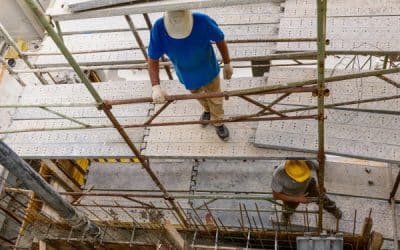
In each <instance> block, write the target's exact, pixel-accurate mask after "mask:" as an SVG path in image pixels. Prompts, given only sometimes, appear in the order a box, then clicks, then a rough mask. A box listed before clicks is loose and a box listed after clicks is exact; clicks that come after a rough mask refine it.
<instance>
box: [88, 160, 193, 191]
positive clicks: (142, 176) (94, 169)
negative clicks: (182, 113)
mask: <svg viewBox="0 0 400 250" xmlns="http://www.w3.org/2000/svg"><path fill="white" fill-rule="evenodd" d="M192 165H193V162H192V161H191V160H185V161H180V162H177V161H174V162H153V161H151V168H152V169H153V170H154V171H155V172H156V173H157V176H158V177H159V178H160V180H161V181H162V182H163V184H164V185H165V187H166V188H167V189H168V190H169V191H172V192H173V191H178V192H182V191H183V192H189V184H190V176H191V169H192ZM115 180H118V181H117V182H116V181H115ZM91 185H94V187H95V188H94V189H95V190H119V191H121V190H124V191H133V190H143V191H157V190H158V187H157V186H156V185H155V184H154V183H153V181H152V180H151V179H150V177H149V175H148V174H147V173H146V171H145V170H144V169H143V168H142V167H141V165H140V164H139V163H96V162H93V163H92V164H91V165H90V168H89V173H88V175H87V181H86V184H85V187H86V188H88V187H90V186H91Z"/></svg>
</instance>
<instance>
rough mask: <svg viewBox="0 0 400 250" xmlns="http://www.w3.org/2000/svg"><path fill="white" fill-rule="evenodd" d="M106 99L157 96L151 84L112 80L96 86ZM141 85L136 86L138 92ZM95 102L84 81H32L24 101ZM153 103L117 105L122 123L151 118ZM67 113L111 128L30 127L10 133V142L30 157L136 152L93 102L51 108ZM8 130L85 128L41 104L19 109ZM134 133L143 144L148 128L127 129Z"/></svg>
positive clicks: (109, 154) (135, 139) (89, 122)
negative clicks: (39, 106) (154, 94)
mask: <svg viewBox="0 0 400 250" xmlns="http://www.w3.org/2000/svg"><path fill="white" fill-rule="evenodd" d="M94 87H95V89H96V90H97V91H98V92H99V93H100V95H101V96H103V97H104V98H106V99H109V100H116V99H123V98H132V97H134V98H139V97H145V96H146V97H147V96H149V95H151V89H150V83H149V82H147V81H137V82H106V83H99V84H96V85H94ZM133 89H135V91H133ZM72 103H83V104H85V103H93V99H92V98H91V97H90V95H89V93H88V92H87V90H86V88H85V87H84V86H83V85H82V84H72V85H45V86H44V85H42V86H28V87H25V88H24V89H23V91H22V94H21V96H20V98H19V104H26V105H35V104H50V105H51V104H67V105H68V104H72ZM151 108H152V104H150V103H144V104H138V105H124V106H116V107H114V108H113V112H114V114H115V116H116V117H117V118H118V119H119V120H120V122H121V123H122V124H138V123H143V122H145V121H146V120H147V119H148V114H149V112H150V109H151ZM50 109H51V110H54V111H57V112H59V113H61V114H64V115H67V116H69V117H73V118H76V119H77V120H78V121H80V122H83V123H85V124H88V125H92V126H99V125H106V126H110V128H103V129H80V130H70V129H69V130H63V131H43V132H26V133H17V134H8V135H5V141H6V142H7V143H9V144H10V146H11V147H12V148H13V149H14V150H16V152H17V153H18V154H19V155H21V156H22V157H24V158H74V157H75V158H79V157H89V158H99V157H107V156H109V157H133V153H132V152H131V151H130V150H129V147H128V146H127V145H126V144H124V141H123V140H122V138H121V137H120V135H119V134H118V133H117V131H116V130H115V129H114V128H112V124H111V122H110V121H109V120H108V119H107V118H106V117H105V115H104V113H103V112H102V111H99V110H98V109H97V108H96V106H95V105H94V104H93V106H92V107H62V108H50ZM12 118H13V123H12V124H11V125H10V126H9V127H8V130H20V129H28V130H29V129H55V128H57V129H58V128H71V127H79V125H78V124H75V123H73V122H72V121H69V120H66V119H63V118H61V117H58V116H56V115H54V114H52V113H49V112H47V111H45V110H43V109H40V108H18V109H17V111H16V112H15V114H14V115H13V116H12ZM126 131H127V132H128V135H129V136H130V138H131V139H132V140H133V142H134V143H135V144H136V146H137V147H141V146H142V143H143V138H144V135H145V128H132V129H127V130H126Z"/></svg>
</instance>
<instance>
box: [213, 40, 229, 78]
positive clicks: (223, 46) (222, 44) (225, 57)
mask: <svg viewBox="0 0 400 250" xmlns="http://www.w3.org/2000/svg"><path fill="white" fill-rule="evenodd" d="M216 44H217V47H218V50H219V52H220V53H221V56H222V61H223V62H224V79H227V80H229V79H231V78H232V74H233V68H232V65H231V58H230V57H229V50H228V44H227V43H226V41H225V40H222V41H219V42H216Z"/></svg>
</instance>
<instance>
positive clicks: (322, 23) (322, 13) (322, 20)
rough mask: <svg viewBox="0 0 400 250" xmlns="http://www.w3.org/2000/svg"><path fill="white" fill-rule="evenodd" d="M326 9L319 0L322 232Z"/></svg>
mask: <svg viewBox="0 0 400 250" xmlns="http://www.w3.org/2000/svg"><path fill="white" fill-rule="evenodd" d="M326 9H327V0H317V32H318V39H317V44H318V55H317V60H318V81H317V93H318V163H319V171H318V185H319V188H320V195H319V211H318V232H319V233H321V232H322V227H323V221H322V216H323V201H324V195H325V194H324V193H325V188H324V175H325V125H324V116H325V114H324V111H325V110H324V105H325V56H326V51H325V45H326Z"/></svg>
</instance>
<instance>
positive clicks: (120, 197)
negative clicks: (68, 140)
mask: <svg viewBox="0 0 400 250" xmlns="http://www.w3.org/2000/svg"><path fill="white" fill-rule="evenodd" d="M25 2H26V3H27V4H28V5H29V6H30V8H31V9H32V11H33V12H34V13H35V15H36V17H37V18H38V20H39V21H40V23H41V24H42V26H43V27H44V28H45V30H46V31H47V34H48V35H49V36H50V37H51V38H52V40H53V41H54V43H55V44H56V45H57V47H58V49H59V51H60V52H57V53H55V52H22V51H20V50H19V49H18V47H17V45H16V43H15V42H14V41H13V39H12V38H11V36H9V35H8V33H7V31H6V30H5V28H4V27H3V26H2V25H0V31H1V34H2V35H3V37H4V38H5V39H6V42H7V43H8V44H9V45H10V46H12V47H13V48H15V49H16V51H17V53H18V55H19V56H20V58H21V59H23V60H24V62H25V63H26V65H27V66H28V68H29V69H27V70H25V69H24V70H14V69H13V68H11V67H10V66H8V65H7V64H6V62H5V60H4V59H3V58H1V59H0V60H1V61H0V62H1V63H3V64H6V65H7V70H8V71H9V73H10V74H12V75H14V76H15V78H16V80H17V81H18V82H19V83H20V84H21V85H22V86H26V83H25V82H24V81H23V80H22V79H21V78H20V77H19V74H24V73H33V74H35V76H36V77H37V78H38V79H39V81H40V82H41V83H42V84H48V82H47V80H46V79H44V78H43V74H48V75H49V76H51V75H50V73H51V72H57V71H64V70H67V71H73V72H75V73H76V74H77V75H78V77H79V79H80V81H81V83H83V84H84V85H85V86H86V88H87V90H88V91H89V92H90V94H91V96H92V97H93V99H94V102H91V103H68V104H66V103H61V102H60V103H56V104H54V103H53V104H46V103H40V104H22V105H21V104H18V103H7V104H2V105H0V108H32V107H37V108H40V109H43V110H45V111H47V112H50V113H52V114H54V115H56V116H58V117H61V118H63V119H67V120H69V121H71V122H72V123H74V124H75V125H76V126H72V127H55V128H39V129H38V128H32V129H8V130H3V131H0V134H15V133H24V132H40V131H59V130H60V131H61V130H79V129H100V128H115V129H116V130H117V131H118V133H119V135H120V136H121V137H122V138H123V140H124V142H125V143H126V145H128V147H129V149H130V150H131V151H132V153H133V154H134V156H135V158H136V159H137V160H138V162H139V163H140V164H141V166H142V167H143V169H144V170H145V171H146V172H147V174H148V176H150V178H151V180H152V181H153V182H154V184H155V185H156V187H157V188H158V190H159V191H158V192H156V193H145V192H144V193H139V192H130V193H121V192H118V193H110V192H90V191H88V192H75V191H74V192H60V194H61V195H63V196H65V197H72V199H73V200H74V201H73V202H72V205H73V206H75V207H79V208H81V209H83V210H84V211H83V213H84V214H86V215H87V216H88V217H89V216H91V217H94V218H96V219H95V223H96V224H97V225H98V226H99V227H101V228H102V233H103V234H102V236H101V237H100V239H96V240H99V243H100V245H105V246H106V247H107V246H110V247H111V246H113V244H120V245H126V246H128V248H129V247H132V246H133V245H143V246H145V245H154V244H155V245H158V244H167V245H174V244H175V243H174V241H173V240H172V241H168V240H167V242H165V239H164V238H163V237H159V236H157V233H156V232H157V231H160V230H165V225H164V224H163V222H162V221H160V220H159V219H158V217H159V216H160V215H161V214H163V213H165V211H168V216H167V217H170V218H169V219H170V220H171V221H174V222H176V223H177V225H176V228H177V229H178V231H180V232H185V233H188V235H190V236H191V238H190V239H186V241H188V242H191V244H190V247H191V248H193V249H196V248H203V249H239V248H238V247H237V248H236V247H225V246H223V245H224V244H226V245H229V241H230V242H231V243H232V244H233V245H236V244H238V243H240V242H241V241H243V242H245V245H246V249H257V248H263V249H264V248H265V247H271V248H272V247H273V246H276V243H274V241H275V240H277V241H280V242H283V244H284V245H285V246H287V247H290V248H291V247H292V246H291V244H294V242H295V238H296V236H301V235H304V231H308V232H311V233H312V234H314V235H319V234H321V233H322V232H323V230H324V221H323V197H324V195H325V193H324V191H322V192H320V197H315V198H316V199H317V200H318V203H319V206H318V209H317V210H315V211H308V210H305V211H296V213H299V214H301V217H303V218H304V220H303V230H304V231H301V229H298V228H295V227H293V228H292V225H290V224H289V225H286V228H283V227H282V226H281V225H280V219H279V216H278V210H277V206H278V207H279V206H282V204H280V203H279V202H277V201H275V200H274V199H273V198H272V197H269V196H266V195H265V194H262V195H237V194H224V193H221V194H217V195H210V194H189V195H182V194H179V193H178V194H177V193H174V192H171V191H169V190H168V189H167V188H166V186H165V185H164V184H163V183H162V182H161V181H160V179H159V177H158V176H157V174H156V172H155V171H154V170H153V168H152V167H151V164H150V163H151V162H150V161H149V159H148V158H146V157H145V156H144V155H142V153H141V152H140V149H138V148H137V147H136V146H135V144H134V142H133V141H132V139H131V138H130V137H129V135H128V134H127V132H126V129H128V128H140V127H157V126H176V125H192V124H210V123H215V122H224V123H233V122H255V121H257V122H258V121H282V120H296V119H297V120H304V119H314V120H317V122H318V153H317V156H316V157H315V158H317V159H318V162H319V169H320V170H319V175H318V184H319V187H320V189H321V190H325V188H324V180H325V178H324V176H325V162H326V159H325V154H326V150H325V137H324V134H325V124H324V121H325V116H326V115H325V109H326V108H334V107H342V106H348V105H351V104H361V103H369V102H379V101H385V100H394V99H398V98H399V97H400V96H399V95H392V96H386V97H380V98H367V99H359V100H354V101H346V102H338V103H333V104H325V99H326V97H327V96H328V95H329V89H328V88H327V86H326V83H329V82H337V81H344V80H349V79H359V78H366V77H371V76H376V77H379V78H380V79H382V80H384V81H385V82H387V83H388V84H391V85H393V86H396V87H399V86H400V84H399V83H397V82H396V81H394V80H392V79H390V78H388V77H387V76H386V75H388V74H395V73H399V72H400V68H398V67H395V65H394V63H393V61H392V62H391V64H390V65H391V66H393V68H390V67H389V68H388V67H387V64H388V61H389V58H390V56H393V55H397V53H391V52H387V51H375V52H371V51H326V45H327V43H328V42H329V40H327V37H326V18H327V1H326V0H318V1H317V4H316V10H317V37H316V38H277V39H248V40H230V41H228V44H241V43H274V42H287V43H291V42H316V43H317V51H311V52H290V53H278V54H269V55H262V56H255V57H237V58H233V60H232V61H251V60H259V61H269V60H284V59H290V60H294V61H296V64H285V65H283V66H290V65H304V63H301V62H299V61H297V60H300V59H313V60H316V65H317V78H316V79H312V80H305V81H295V82H289V83H285V84H278V85H269V86H262V87H255V88H248V89H241V90H232V91H224V92H221V93H208V94H190V95H188V94H185V95H170V96H168V97H167V102H166V103H165V104H164V105H163V106H162V107H161V108H159V109H158V111H157V112H155V113H154V114H153V115H152V116H151V117H150V118H149V119H147V120H146V121H144V122H142V123H133V124H125V125H122V124H121V122H120V121H119V120H118V119H117V118H116V116H115V114H114V113H113V110H112V108H113V107H115V106H118V105H127V104H140V103H151V102H152V98H151V97H143V98H135V99H125V100H107V99H104V98H102V97H101V95H100V94H99V92H98V91H97V90H96V88H94V87H93V84H92V83H91V82H90V80H89V79H88V77H87V75H86V74H85V72H84V70H99V69H147V63H146V61H145V60H137V62H136V63H129V64H117V65H95V66H91V65H86V66H82V65H80V64H79V63H78V62H77V61H76V59H75V58H74V55H77V54H90V53H99V52H110V51H129V50H134V49H139V50H140V52H141V53H142V56H143V57H144V59H147V52H146V47H145V45H144V42H143V40H142V38H141V37H140V34H139V32H138V31H140V29H138V28H136V27H135V24H134V22H133V20H132V18H131V17H130V16H129V15H130V14H136V13H137V14H143V17H144V18H145V20H146V23H147V26H148V27H147V29H146V30H148V29H151V21H150V18H149V16H148V13H149V12H158V11H165V10H173V9H180V8H183V7H182V6H184V7H185V8H212V7H217V6H226V5H239V4H254V3H265V2H266V1H243V0H242V1H241V0H238V1H197V2H198V3H196V1H195V2H194V1H184V3H183V5H182V3H180V4H178V5H176V3H174V1H166V4H164V5H163V4H160V3H157V4H153V3H148V4H147V3H146V4H138V5H136V4H132V5H127V6H118V7H112V8H108V9H100V10H94V11H82V12H76V13H73V12H71V13H66V14H65V13H57V11H56V12H55V14H53V15H51V18H53V21H54V25H52V23H50V22H49V21H48V18H47V16H46V15H45V14H44V13H43V11H42V10H41V9H40V7H39V6H38V5H37V3H36V2H35V1H34V0H25ZM145 12H147V13H145ZM117 15H118V16H124V18H125V20H126V22H127V24H128V26H129V29H126V28H125V29H117V30H105V31H104V32H119V31H130V32H132V34H133V35H134V38H135V40H136V42H137V44H138V47H125V48H118V49H115V50H112V49H111V50H110V49H105V50H103V49H94V50H81V51H72V52H71V51H70V50H69V49H68V48H67V47H66V45H65V43H64V41H63V36H65V35H71V34H76V33H72V32H70V33H65V32H63V31H62V30H61V28H60V24H59V23H58V22H59V21H61V20H74V19H80V18H95V17H105V16H117ZM53 26H55V27H56V29H57V31H56V30H55V29H54V28H53ZM99 32H103V31H99ZM364 54H367V55H370V59H369V60H371V58H372V56H385V66H384V69H380V70H370V71H364V72H361V73H353V74H344V75H337V76H331V77H326V76H325V72H326V71H325V60H326V57H327V56H328V55H354V56H355V58H356V57H357V56H358V55H364ZM40 55H63V56H64V57H65V59H66V60H67V62H68V64H69V66H68V67H65V66H60V67H47V68H36V67H35V66H34V65H33V64H31V63H30V62H29V60H28V58H29V57H30V56H40ZM354 60H355V59H354ZM312 64H314V63H312ZM266 66H273V65H269V64H268V65H265V64H264V65H258V66H254V65H253V67H266ZM275 66H281V65H275ZM160 68H162V69H164V70H165V71H166V73H167V75H168V77H169V79H173V76H172V73H171V68H172V64H171V63H170V62H168V61H167V60H166V59H165V58H164V59H163V62H161V63H160ZM295 93H312V94H313V95H314V96H316V97H317V99H318V105H316V106H310V107H299V108H289V109H282V110H278V109H277V108H276V106H277V105H278V104H279V103H280V101H282V100H283V99H284V98H286V97H287V96H289V95H292V94H295ZM270 94H280V95H281V96H280V97H279V98H278V99H276V100H274V101H273V102H271V103H270V104H269V105H265V104H263V103H261V102H259V101H257V100H255V99H253V98H251V97H250V96H254V95H270ZM211 97H224V98H225V99H227V100H228V99H229V98H241V99H243V100H245V101H246V102H248V103H250V104H252V105H255V106H256V107H258V108H260V110H259V111H258V112H256V113H252V114H243V115H238V116H232V117H229V118H226V119H224V120H211V121H198V120H189V121H188V120H184V121H168V122H154V120H155V119H156V118H157V117H158V116H159V115H160V114H161V113H162V112H163V111H165V110H166V109H167V108H168V106H169V105H170V104H172V103H174V102H178V101H184V100H194V99H204V98H211ZM54 107H96V108H97V109H99V110H101V111H102V112H104V114H105V115H106V117H107V118H108V119H109V121H110V122H111V125H99V126H96V125H90V124H87V123H84V122H81V121H79V120H78V119H75V118H73V117H69V116H66V115H64V114H62V113H59V112H56V111H54V110H52V109H51V108H54ZM307 110H310V111H314V112H315V111H316V113H312V114H310V115H297V113H296V112H299V111H307ZM364 111H366V112H375V113H383V112H384V111H381V112H379V111H376V110H364ZM392 113H395V112H392ZM292 114H294V115H292ZM398 179H399V177H397V181H396V182H395V184H394V185H393V190H392V192H391V194H390V198H389V200H391V201H392V202H393V204H395V202H396V201H395V198H394V196H395V193H396V189H397V187H398ZM5 191H6V193H7V194H13V193H20V194H26V195H30V196H32V195H33V194H32V192H30V191H28V190H21V189H12V188H6V189H5ZM85 197H100V198H101V199H105V200H107V199H109V200H110V204H108V205H104V204H99V203H97V202H96V201H95V200H91V202H92V204H81V201H82V200H83V199H84V198H85ZM186 199H189V200H191V201H196V200H198V201H200V205H199V202H195V203H197V205H198V206H197V207H194V205H193V204H194V203H193V202H192V203H190V204H189V205H190V206H189V207H186V206H184V205H182V200H186ZM203 200H209V201H211V202H213V201H216V200H232V201H239V202H238V206H239V207H238V209H236V212H238V214H240V218H241V219H238V222H239V225H240V227H235V226H226V225H224V224H223V222H222V220H221V218H219V217H217V216H215V215H214V214H213V210H212V209H210V208H209V207H208V205H209V204H208V203H207V202H203V204H201V201H203ZM243 200H251V201H254V205H255V207H254V208H252V209H248V208H247V207H246V205H245V204H244V203H242V201H243ZM258 201H260V202H261V201H262V202H268V203H272V204H274V205H275V206H274V209H272V210H262V209H259V206H260V205H259V204H258V203H257V202H258ZM126 202H128V204H126ZM153 202H154V203H157V204H153ZM32 203H34V200H32ZM30 206H32V207H36V208H38V205H32V204H30ZM42 206H43V205H42ZM90 207H95V208H98V209H100V211H102V213H104V215H105V217H101V216H99V215H97V214H96V213H94V212H93V211H92V210H90ZM107 209H118V210H119V211H121V212H122V213H123V214H124V217H125V218H128V219H125V220H122V221H119V219H118V217H117V216H115V214H113V213H112V212H110V211H112V210H107ZM129 209H139V210H140V209H141V210H144V211H146V212H147V213H148V216H149V217H151V216H153V217H154V218H151V222H150V223H149V222H141V221H139V220H138V219H137V218H135V217H134V216H132V215H131V212H130V211H129ZM33 210H35V209H33ZM185 211H186V212H185ZM199 211H202V212H203V213H206V214H207V215H209V217H208V220H207V217H206V223H204V222H203V220H202V218H201V216H200V214H199ZM220 211H224V209H220ZM249 212H252V213H256V214H258V218H255V217H254V216H253V217H252V216H249ZM29 213H31V214H30V215H28V217H30V216H37V218H39V219H37V218H35V219H33V220H34V222H33V223H26V222H27V221H25V222H24V224H25V225H24V227H22V229H21V238H23V237H22V236H23V235H24V233H25V232H29V231H30V230H31V231H37V232H40V234H41V237H42V238H44V239H47V240H48V242H49V244H50V245H51V244H55V243H56V242H63V243H62V244H65V246H66V247H67V245H73V246H77V247H82V248H83V249H85V248H88V244H90V243H91V242H94V241H96V240H93V239H91V238H89V237H86V235H85V232H78V231H76V230H74V228H71V227H68V226H67V225H66V224H65V223H62V222H60V221H57V220H55V221H56V222H55V221H54V220H53V219H51V218H48V217H51V216H42V217H44V218H41V216H39V215H37V214H40V213H39V212H38V211H36V212H35V213H37V214H35V213H33V214H34V215H32V212H29ZM262 213H271V214H272V215H273V219H272V218H271V219H270V224H271V225H272V226H273V227H274V229H273V230H270V229H268V228H266V227H264V225H263V220H262V219H261V214H262ZM315 215H317V221H316V223H315V224H314V227H315V228H313V227H310V224H311V222H310V221H311V217H314V216H315ZM352 217H353V218H352V219H353V221H354V226H353V228H354V229H353V233H352V234H348V235H345V236H344V239H345V242H346V244H349V245H351V246H353V247H355V249H358V248H362V246H366V245H368V243H369V240H370V238H371V237H372V234H371V230H370V229H369V230H368V229H365V232H362V233H361V234H356V232H355V228H356V226H355V225H356V219H357V210H355V211H354V215H353V216H352ZM370 217H371V214H369V217H367V218H369V219H370ZM394 217H396V216H394ZM28 221H29V220H28ZM126 221H131V222H130V223H127V222H126ZM336 225H337V226H336V230H333V231H334V233H338V232H339V221H337V222H336ZM366 225H367V226H368V223H366ZM275 227H276V228H275ZM281 227H282V228H281ZM288 227H289V228H288ZM111 231H113V232H111ZM146 234H148V237H149V238H150V239H147V237H144V236H143V235H146ZM118 235H120V236H118ZM137 235H139V239H136V240H135V237H137ZM200 238H201V239H208V240H210V239H211V240H213V241H214V243H213V244H209V245H208V246H206V245H204V244H203V243H196V242H200V241H199V239H200ZM395 240H397V239H395ZM201 242H204V240H203V241H201ZM221 242H223V243H224V244H222V243H221Z"/></svg>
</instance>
